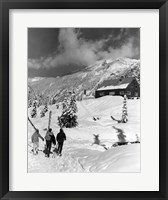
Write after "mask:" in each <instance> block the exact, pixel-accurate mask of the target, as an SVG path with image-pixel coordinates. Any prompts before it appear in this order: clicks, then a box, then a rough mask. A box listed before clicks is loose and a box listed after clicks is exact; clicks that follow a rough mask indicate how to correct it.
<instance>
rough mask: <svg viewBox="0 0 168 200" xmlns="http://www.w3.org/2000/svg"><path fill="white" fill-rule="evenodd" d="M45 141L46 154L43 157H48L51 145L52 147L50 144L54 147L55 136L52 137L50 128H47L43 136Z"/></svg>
mask: <svg viewBox="0 0 168 200" xmlns="http://www.w3.org/2000/svg"><path fill="white" fill-rule="evenodd" d="M45 140H46V154H45V156H46V157H50V151H51V145H52V143H53V144H54V145H56V141H55V136H54V134H53V132H52V129H51V128H49V130H48V131H47V133H46V136H45Z"/></svg>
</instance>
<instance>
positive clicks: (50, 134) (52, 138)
mask: <svg viewBox="0 0 168 200" xmlns="http://www.w3.org/2000/svg"><path fill="white" fill-rule="evenodd" d="M45 140H46V141H50V142H51V143H53V144H54V145H56V141H55V136H54V134H53V132H49V131H47V133H46V136H45Z"/></svg>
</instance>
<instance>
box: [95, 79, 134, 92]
mask: <svg viewBox="0 0 168 200" xmlns="http://www.w3.org/2000/svg"><path fill="white" fill-rule="evenodd" d="M133 79H134V78H132V77H129V78H120V79H110V80H105V81H104V82H103V83H102V84H101V85H100V86H99V88H98V89H97V90H98V91H99V90H114V89H126V88H127V86H128V85H129V84H130V83H131V82H132V80H133Z"/></svg>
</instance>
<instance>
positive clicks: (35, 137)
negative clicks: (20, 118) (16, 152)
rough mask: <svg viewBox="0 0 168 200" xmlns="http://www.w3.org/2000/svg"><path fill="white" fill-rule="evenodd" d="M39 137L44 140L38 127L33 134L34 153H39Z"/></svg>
mask: <svg viewBox="0 0 168 200" xmlns="http://www.w3.org/2000/svg"><path fill="white" fill-rule="evenodd" d="M39 138H40V139H41V140H43V141H44V138H43V137H42V136H41V135H40V133H39V130H38V129H36V131H35V132H34V133H33V135H32V138H31V139H32V143H33V154H34V155H37V154H38V148H39Z"/></svg>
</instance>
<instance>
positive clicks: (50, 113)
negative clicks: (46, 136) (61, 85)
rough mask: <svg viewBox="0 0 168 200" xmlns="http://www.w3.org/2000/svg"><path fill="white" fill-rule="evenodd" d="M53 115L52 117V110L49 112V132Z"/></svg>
mask: <svg viewBox="0 0 168 200" xmlns="http://www.w3.org/2000/svg"><path fill="white" fill-rule="evenodd" d="M51 115H52V111H51V110H50V112H49V120H48V130H49V128H50V125H51Z"/></svg>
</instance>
